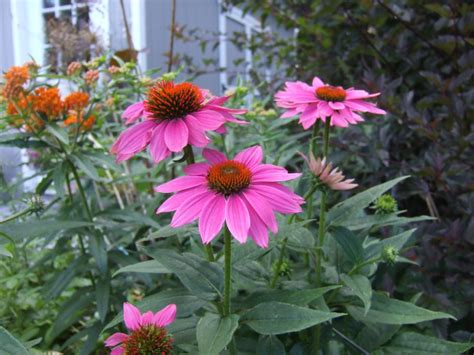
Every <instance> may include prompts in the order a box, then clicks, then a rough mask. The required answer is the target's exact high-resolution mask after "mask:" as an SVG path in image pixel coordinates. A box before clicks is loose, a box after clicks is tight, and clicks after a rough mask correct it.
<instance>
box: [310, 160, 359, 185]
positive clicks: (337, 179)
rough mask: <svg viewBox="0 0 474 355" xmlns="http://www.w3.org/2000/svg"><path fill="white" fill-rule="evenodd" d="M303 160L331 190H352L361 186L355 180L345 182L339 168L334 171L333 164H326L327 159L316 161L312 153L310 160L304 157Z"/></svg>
mask: <svg viewBox="0 0 474 355" xmlns="http://www.w3.org/2000/svg"><path fill="white" fill-rule="evenodd" d="M303 158H304V159H305V160H306V162H307V163H308V166H309V170H310V171H311V173H313V174H314V176H316V177H317V178H318V179H319V181H320V182H321V183H322V184H324V185H326V186H327V187H329V188H330V189H331V190H352V189H354V188H356V187H357V186H359V185H357V184H354V183H353V181H354V179H347V180H344V175H342V172H341V171H340V170H339V168H334V169H333V166H332V163H326V158H324V159H322V160H321V158H318V159H315V158H314V155H313V153H310V156H309V160H308V158H306V157H305V156H304V155H303Z"/></svg>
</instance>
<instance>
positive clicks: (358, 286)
mask: <svg viewBox="0 0 474 355" xmlns="http://www.w3.org/2000/svg"><path fill="white" fill-rule="evenodd" d="M340 277H341V280H342V282H344V284H345V285H346V286H347V287H349V288H350V289H351V291H352V292H353V294H354V295H355V296H357V297H359V298H360V299H361V301H362V302H363V303H364V315H366V314H367V312H368V311H369V309H370V304H371V299H372V285H371V284H370V281H369V279H368V278H367V277H365V276H363V275H352V276H349V275H346V274H342V275H341V276H340Z"/></svg>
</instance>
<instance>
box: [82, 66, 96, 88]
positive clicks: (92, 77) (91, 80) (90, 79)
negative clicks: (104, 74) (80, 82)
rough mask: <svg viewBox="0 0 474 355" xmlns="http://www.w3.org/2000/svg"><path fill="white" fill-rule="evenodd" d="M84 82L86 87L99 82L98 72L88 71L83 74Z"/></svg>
mask: <svg viewBox="0 0 474 355" xmlns="http://www.w3.org/2000/svg"><path fill="white" fill-rule="evenodd" d="M84 80H85V81H86V84H87V85H93V84H95V83H96V82H97V80H99V71H98V70H89V71H88V72H87V73H86V74H84Z"/></svg>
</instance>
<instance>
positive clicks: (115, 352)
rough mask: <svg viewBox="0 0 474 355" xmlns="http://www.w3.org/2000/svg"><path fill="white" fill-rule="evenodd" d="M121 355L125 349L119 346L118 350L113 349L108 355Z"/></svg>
mask: <svg viewBox="0 0 474 355" xmlns="http://www.w3.org/2000/svg"><path fill="white" fill-rule="evenodd" d="M123 354H125V349H124V348H123V347H121V346H119V347H118V348H115V349H113V350H112V351H111V352H110V355H123Z"/></svg>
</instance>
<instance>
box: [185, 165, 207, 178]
mask: <svg viewBox="0 0 474 355" xmlns="http://www.w3.org/2000/svg"><path fill="white" fill-rule="evenodd" d="M210 167H211V166H210V165H209V164H208V163H195V164H190V165H187V166H185V167H184V169H183V171H184V173H185V174H186V175H202V176H206V175H207V172H208V171H209V168H210Z"/></svg>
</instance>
